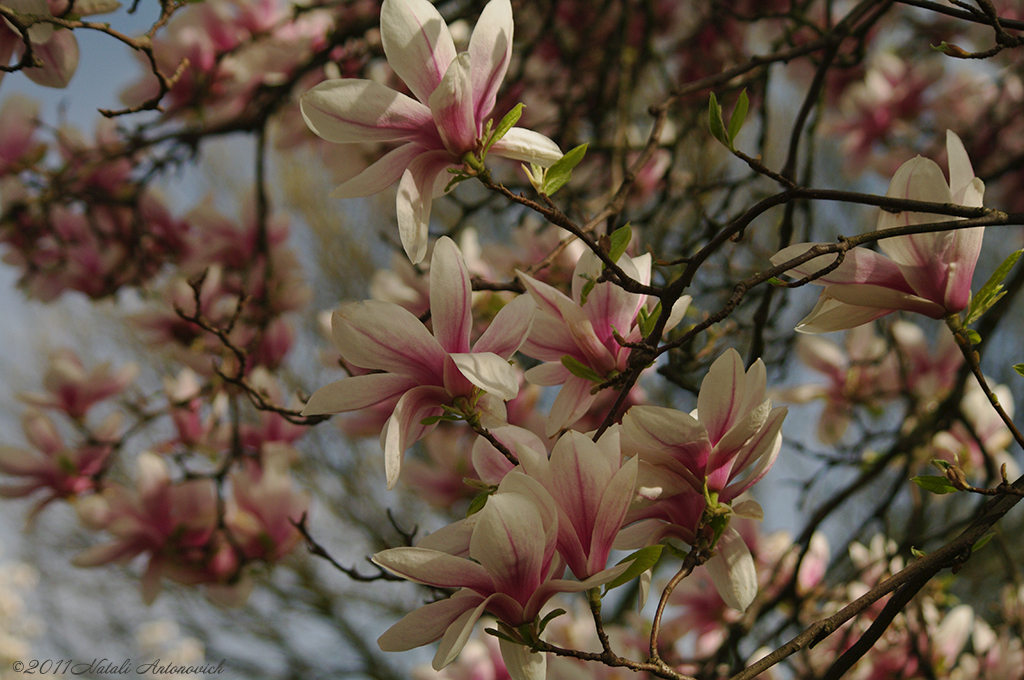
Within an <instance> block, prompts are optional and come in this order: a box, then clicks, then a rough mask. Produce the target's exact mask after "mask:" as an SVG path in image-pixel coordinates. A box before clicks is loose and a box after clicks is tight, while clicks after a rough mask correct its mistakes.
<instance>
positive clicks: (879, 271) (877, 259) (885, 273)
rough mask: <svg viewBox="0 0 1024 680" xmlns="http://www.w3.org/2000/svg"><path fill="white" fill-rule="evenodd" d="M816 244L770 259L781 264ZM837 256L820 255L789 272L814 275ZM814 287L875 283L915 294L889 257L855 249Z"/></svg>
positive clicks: (795, 247)
mask: <svg viewBox="0 0 1024 680" xmlns="http://www.w3.org/2000/svg"><path fill="white" fill-rule="evenodd" d="M816 245H820V244H817V243H798V244H796V245H792V246H789V247H788V248H783V249H782V250H780V251H779V252H777V253H776V254H775V255H773V256H772V258H771V260H772V263H773V264H782V263H783V262H787V261H789V260H792V259H793V258H795V257H797V256H799V255H802V254H803V253H806V252H807V251H808V250H809V249H810V248H811V247H812V246H816ZM835 260H836V256H835V255H821V256H820V257H816V258H814V259H812V260H809V261H807V262H805V263H803V264H801V265H799V266H796V267H794V268H793V269H790V270H789V271H790V272H793V273H795V274H796V275H799V276H809V275H811V274H815V273H817V272H819V271H821V270H822V269H824V268H825V267H828V266H829V265H831V264H832V263H833V262H835ZM814 283H815V284H819V285H826V284H846V283H873V284H876V285H879V286H886V287H888V288H893V289H895V290H904V291H906V292H908V293H910V292H913V291H912V290H911V288H910V285H909V284H908V283H907V282H906V279H904V277H903V273H902V272H901V271H900V268H899V267H897V266H896V263H895V262H893V261H892V260H890V259H889V258H887V257H886V256H884V255H882V254H880V253H876V252H875V251H873V250H868V249H867V248H852V249H851V250H848V251H847V252H846V255H845V257H844V258H843V262H842V264H840V265H839V267H837V268H836V269H835V270H834V271H831V272H829V273H828V274H826V275H825V276H822V277H820V278H817V279H815V280H814Z"/></svg>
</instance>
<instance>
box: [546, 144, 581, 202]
mask: <svg viewBox="0 0 1024 680" xmlns="http://www.w3.org/2000/svg"><path fill="white" fill-rule="evenodd" d="M586 153H587V145H586V144H580V145H579V146H577V147H576V148H575V149H573V150H572V151H570V152H569V153H567V154H565V155H564V156H562V157H561V158H559V159H558V160H557V161H555V164H554V165H552V166H551V167H550V168H548V171H547V172H546V173H545V174H544V190H543V192H542V193H545V194H547V195H548V196H554V195H555V192H556V191H558V190H559V189H561V188H562V187H564V186H565V185H566V184H567V183H568V182H569V180H570V179H572V169H573V168H575V167H576V166H577V165H579V164H580V161H582V160H583V157H584V156H585V155H586Z"/></svg>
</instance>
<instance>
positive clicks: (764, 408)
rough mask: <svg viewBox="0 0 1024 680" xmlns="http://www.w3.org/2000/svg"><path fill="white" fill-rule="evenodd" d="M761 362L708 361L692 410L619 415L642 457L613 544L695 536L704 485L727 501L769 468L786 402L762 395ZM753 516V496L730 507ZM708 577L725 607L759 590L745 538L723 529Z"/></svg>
mask: <svg viewBox="0 0 1024 680" xmlns="http://www.w3.org/2000/svg"><path fill="white" fill-rule="evenodd" d="M765 383H766V374H765V368H764V364H763V363H762V362H761V360H760V359H759V360H757V361H756V362H754V365H753V366H751V367H750V369H749V370H748V371H746V373H744V370H743V362H742V359H741V358H740V355H739V353H738V352H737V351H736V350H733V349H730V350H729V351H727V352H726V353H725V354H723V355H722V356H721V357H719V358H718V359H717V360H716V361H715V363H714V364H712V366H711V370H710V371H708V374H707V376H705V378H704V381H703V382H702V383H701V389H700V393H699V395H698V397H697V410H696V411H694V412H693V414H689V415H688V414H686V413H683V412H682V411H676V410H674V409H669V408H661V407H657V406H634V407H632V408H631V409H629V411H627V412H626V415H625V416H624V417H623V419H622V450H623V453H625V454H627V455H630V454H633V455H636V456H637V457H638V458H639V459H640V467H639V472H638V475H637V497H638V502H637V503H636V504H635V505H634V507H633V509H631V510H630V513H629V515H628V517H627V521H628V522H636V523H635V524H633V525H632V526H629V527H627V528H626V529H624V530H623V531H622V532H621V534H620V539H619V541H618V542H617V543H616V547H617V548H638V547H642V546H645V545H652V544H654V543H657V542H659V541H661V540H662V539H664V538H669V537H675V538H679V539H681V540H683V541H686V542H687V543H692V542H693V541H694V540H696V538H697V535H696V530H697V528H698V523H699V521H700V518H701V516H702V514H703V512H704V510H705V507H706V501H705V497H704V489H705V487H706V488H707V490H708V492H710V493H711V494H716V495H717V500H718V502H720V503H730V502H732V501H733V500H735V499H736V498H737V496H739V495H740V494H742V493H743V492H745V491H747V490H748V489H750V488H751V487H752V486H753V485H754V484H756V483H757V482H758V481H760V480H761V478H762V477H764V476H765V474H767V472H768V470H769V469H770V468H771V466H772V464H773V463H774V462H775V458H776V456H777V455H778V453H779V449H780V448H781V446H782V432H781V428H782V420H783V418H785V417H786V412H787V411H786V409H785V408H772V403H771V400H770V399H766V398H765ZM733 511H734V512H735V513H736V514H741V515H745V516H752V517H757V516H759V515H760V512H759V508H757V506H756V504H753V503H752V502H742V503H739V504H736V505H735V506H734V507H733ZM707 564H708V569H709V570H710V576H711V578H712V581H714V583H715V586H716V587H717V588H718V591H719V593H720V594H721V596H722V599H723V600H725V601H726V603H727V604H729V606H731V607H734V608H736V609H740V610H744V609H746V608H747V606H748V605H749V604H750V602H751V601H752V600H753V598H754V596H755V595H756V594H757V574H756V570H755V569H754V563H753V559H752V558H751V556H750V551H749V550H748V549H747V546H746V544H745V543H744V541H743V538H742V537H741V536H740V535H739V534H738V533H737V532H736V531H735V530H734V529H732V528H729V529H726V531H725V533H723V534H722V536H721V538H720V539H719V541H718V543H717V544H716V553H715V555H714V556H713V557H712V558H711V560H709V561H708V563H707Z"/></svg>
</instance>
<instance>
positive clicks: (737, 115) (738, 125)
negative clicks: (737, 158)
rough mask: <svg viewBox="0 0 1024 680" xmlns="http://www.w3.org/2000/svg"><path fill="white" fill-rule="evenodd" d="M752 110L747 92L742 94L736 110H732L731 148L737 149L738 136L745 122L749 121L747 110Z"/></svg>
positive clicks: (730, 127)
mask: <svg viewBox="0 0 1024 680" xmlns="http://www.w3.org/2000/svg"><path fill="white" fill-rule="evenodd" d="M748 108H750V100H749V99H747V91H746V90H743V91H742V92H740V98H739V101H737V102H736V108H735V109H733V110H732V118H730V119H729V148H730V149H733V150H734V149H735V148H736V146H735V144H736V135H738V134H739V133H740V130H741V129H742V128H743V122H744V121H745V120H746V119H747V109H748Z"/></svg>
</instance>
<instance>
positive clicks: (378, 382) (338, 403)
mask: <svg viewBox="0 0 1024 680" xmlns="http://www.w3.org/2000/svg"><path fill="white" fill-rule="evenodd" d="M416 385H417V383H416V381H415V380H413V379H412V378H409V377H407V376H404V375H396V374H394V373H371V374H369V375H356V376H352V377H351V378H344V379H342V380H336V381H335V382H332V383H329V384H327V385H324V386H323V387H321V388H320V389H318V390H317V391H316V392H314V393H313V396H311V397H310V398H309V401H308V402H306V406H305V407H304V408H303V409H302V415H304V416H318V415H324V414H327V413H344V412H346V411H357V410H359V409H361V408H366V407H368V406H373V405H374V404H379V403H380V402H382V401H385V400H386V399H390V398H392V397H394V396H396V395H399V394H402V393H403V392H405V391H406V390H409V389H411V388H413V387H415V386H416Z"/></svg>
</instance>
